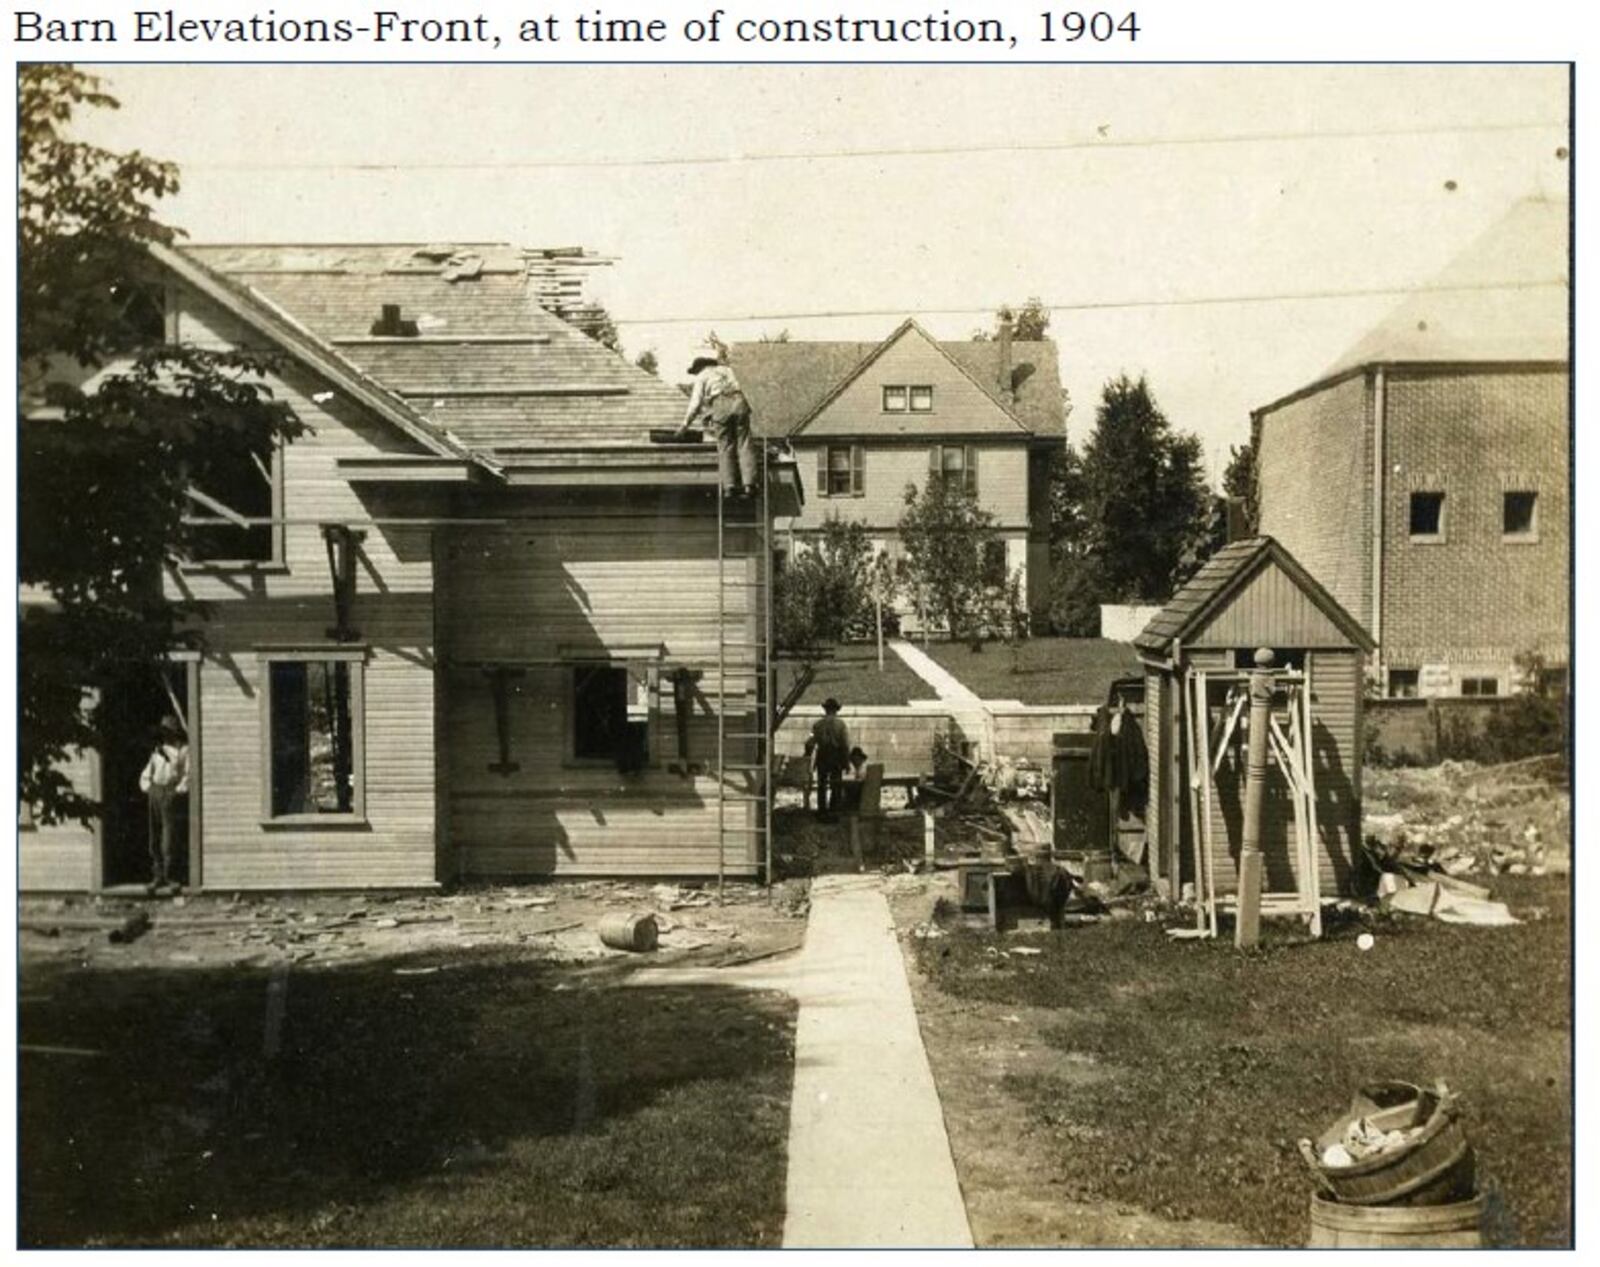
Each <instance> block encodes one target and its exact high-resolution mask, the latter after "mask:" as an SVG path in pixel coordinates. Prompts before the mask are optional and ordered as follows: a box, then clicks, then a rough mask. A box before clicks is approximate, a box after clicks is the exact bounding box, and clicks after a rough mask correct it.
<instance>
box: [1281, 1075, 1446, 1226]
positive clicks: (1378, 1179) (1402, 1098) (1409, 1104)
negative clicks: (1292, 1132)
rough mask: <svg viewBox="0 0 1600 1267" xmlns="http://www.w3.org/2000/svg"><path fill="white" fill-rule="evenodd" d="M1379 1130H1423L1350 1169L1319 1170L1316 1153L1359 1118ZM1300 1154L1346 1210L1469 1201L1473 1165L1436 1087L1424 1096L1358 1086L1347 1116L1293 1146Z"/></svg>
mask: <svg viewBox="0 0 1600 1267" xmlns="http://www.w3.org/2000/svg"><path fill="white" fill-rule="evenodd" d="M1363 1117H1364V1118H1366V1119H1368V1121H1370V1122H1372V1123H1373V1124H1374V1125H1375V1126H1377V1127H1378V1128H1380V1129H1382V1130H1407V1129H1410V1128H1412V1127H1415V1126H1419V1125H1420V1126H1422V1128H1423V1129H1422V1130H1421V1131H1420V1132H1419V1133H1418V1134H1417V1135H1416V1137H1415V1138H1413V1139H1411V1140H1410V1141H1408V1142H1407V1143H1406V1144H1405V1145H1404V1146H1403V1147H1399V1148H1394V1149H1390V1150H1388V1151H1387V1152H1382V1153H1377V1154H1375V1155H1374V1156H1372V1157H1368V1158H1365V1159H1364V1160H1362V1161H1358V1162H1356V1163H1355V1164H1354V1165H1350V1166H1325V1165H1323V1164H1322V1154H1323V1151H1324V1150H1325V1149H1327V1148H1328V1147H1329V1146H1330V1145H1332V1144H1336V1143H1338V1142H1339V1141H1340V1140H1342V1139H1343V1138H1344V1134H1345V1131H1346V1130H1347V1129H1348V1128H1349V1126H1350V1124H1351V1123H1352V1122H1354V1121H1356V1119H1358V1118H1363ZM1300 1154H1301V1156H1302V1157H1303V1158H1304V1159H1305V1163H1306V1165H1307V1167H1309V1169H1310V1170H1311V1174H1312V1177H1313V1178H1314V1179H1315V1180H1316V1181H1317V1185H1318V1187H1320V1188H1321V1189H1322V1190H1323V1192H1324V1193H1326V1194H1327V1195H1328V1196H1329V1197H1330V1198H1332V1199H1333V1200H1334V1201H1338V1202H1340V1203H1342V1204H1345V1205H1403V1206H1430V1205H1449V1204H1452V1203H1454V1202H1457V1201H1465V1200H1468V1199H1470V1198H1471V1197H1472V1195H1473V1190H1474V1187H1475V1182H1476V1160H1475V1158H1474V1156H1473V1152H1472V1145H1471V1144H1469V1143H1468V1142H1467V1136H1466V1132H1465V1131H1463V1130H1462V1128H1461V1123H1460V1122H1459V1121H1458V1120H1457V1117H1456V1110H1455V1100H1454V1098H1453V1097H1452V1096H1451V1094H1450V1091H1449V1088H1448V1087H1446V1086H1445V1085H1444V1084H1443V1083H1442V1082H1441V1083H1439V1084H1438V1086H1437V1087H1436V1088H1434V1089H1433V1090H1427V1089H1424V1088H1422V1087H1418V1086H1415V1085H1413V1084H1411V1083H1408V1082H1385V1083H1377V1084H1374V1085H1372V1086H1368V1087H1363V1088H1362V1089H1361V1090H1360V1092H1358V1093H1357V1094H1356V1096H1355V1098H1354V1099H1353V1100H1352V1101H1351V1103H1350V1111H1349V1112H1348V1113H1346V1114H1345V1115H1344V1116H1343V1117H1341V1118H1340V1119H1339V1120H1338V1121H1337V1122H1335V1123H1334V1124H1333V1125H1332V1126H1330V1127H1329V1128H1328V1129H1327V1130H1326V1131H1324V1132H1323V1133H1322V1135H1321V1136H1319V1137H1318V1139H1317V1140H1316V1142H1315V1143H1314V1144H1313V1143H1312V1141H1310V1140H1301V1141H1300Z"/></svg>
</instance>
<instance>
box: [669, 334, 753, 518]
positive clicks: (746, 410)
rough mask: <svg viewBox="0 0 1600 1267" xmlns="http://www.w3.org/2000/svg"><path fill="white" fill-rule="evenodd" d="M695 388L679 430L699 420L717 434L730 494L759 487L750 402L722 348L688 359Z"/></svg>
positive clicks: (725, 486)
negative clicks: (724, 362) (724, 359)
mask: <svg viewBox="0 0 1600 1267" xmlns="http://www.w3.org/2000/svg"><path fill="white" fill-rule="evenodd" d="M689 373H690V374H691V375H692V376H693V377H694V388H693V389H692V390H691V391H690V393H689V407H688V409H687V410H686V411H685V413H684V416H683V425H682V426H681V427H679V428H678V430H679V432H680V433H682V432H685V431H688V430H689V429H690V428H691V427H693V426H695V425H696V423H700V424H702V425H703V426H705V428H706V429H707V430H709V431H712V432H713V433H714V434H715V435H716V439H717V457H718V462H719V467H720V470H721V475H722V489H723V492H724V493H725V494H727V495H728V496H730V497H746V496H749V495H751V494H753V493H754V492H755V491H756V478H757V477H756V450H755V445H754V444H752V443H751V440H750V402H749V401H748V400H746V399H745V394H744V390H743V389H742V388H741V387H740V386H739V380H738V379H737V378H735V377H734V374H733V371H732V370H731V369H729V368H728V367H727V366H726V365H724V364H723V363H722V356H721V353H720V351H718V350H715V349H708V350H707V351H705V352H703V353H701V354H700V355H698V356H696V357H695V358H694V360H693V361H691V362H690V363H689Z"/></svg>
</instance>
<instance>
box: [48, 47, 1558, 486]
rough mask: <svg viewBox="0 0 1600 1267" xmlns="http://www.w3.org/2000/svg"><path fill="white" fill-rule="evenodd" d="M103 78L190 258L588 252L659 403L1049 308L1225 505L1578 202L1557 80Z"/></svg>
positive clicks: (740, 71)
mask: <svg viewBox="0 0 1600 1267" xmlns="http://www.w3.org/2000/svg"><path fill="white" fill-rule="evenodd" d="M98 73H100V74H102V75H103V77H104V78H105V79H106V81H107V83H108V86H109V87H110V89H111V91H112V92H113V94H114V95H115V96H117V97H118V98H120V100H121V102H122V108H121V110H119V111H117V112H114V113H113V112H98V113H96V114H94V115H92V116H86V117H85V118H84V119H83V121H82V124H81V126H80V129H79V131H80V134H81V135H83V136H84V137H85V138H87V139H91V140H94V141H96V142H97V143H100V144H103V145H106V146H108V147H110V148H114V149H127V148H138V149H141V150H143V151H145V152H147V153H150V154H153V155H155V156H158V157H161V158H166V159H171V160H173V161H174V162H176V163H177V164H178V165H179V167H180V169H181V174H182V190H181V192H180V193H179V194H178V195H177V196H175V197H173V198H171V199H170V200H168V201H167V202H166V203H165V204H164V206H163V215H164V218H165V219H166V220H167V221H168V222H169V223H172V224H175V225H177V226H179V227H181V228H183V229H184V230H186V231H187V232H188V233H189V235H190V236H191V238H192V239H193V240H194V241H197V242H216V241H231V242H286V241H303V242H313V241H315V242H367V241H426V242H433V241H441V240H443V241H451V240H455V241H509V242H512V243H516V244H518V245H524V246H551V245H560V246H566V245H582V246H584V247H586V248H589V249H591V250H594V251H598V252H600V253H602V254H604V255H608V256H614V257H616V263H615V264H614V265H613V266H612V267H610V268H609V269H600V270H594V272H593V276H594V293H595V294H596V295H597V296H598V297H599V298H600V299H601V300H602V301H603V302H604V303H605V304H606V305H607V307H608V308H609V309H610V311H611V313H612V315H613V316H614V317H615V318H616V319H617V320H618V323H619V326H620V330H621V335H622V340H623V345H624V348H625V349H626V351H627V353H628V354H629V355H630V356H637V355H638V354H639V353H640V352H642V351H644V350H646V349H650V350H654V351H655V352H656V353H657V354H658V355H659V356H660V358H661V360H662V365H663V372H664V373H665V374H667V376H669V377H679V376H680V375H679V371H680V370H682V369H683V368H684V367H685V366H686V365H687V363H688V359H689V357H690V355H691V354H692V353H693V351H694V350H695V349H696V347H697V346H698V345H700V344H701V343H702V341H703V340H704V339H705V337H706V335H707V334H708V332H711V331H715V333H716V334H717V335H718V336H720V337H721V338H723V339H725V340H729V341H733V340H738V339H750V338H756V337H759V336H760V335H762V334H775V333H777V332H779V331H782V330H787V331H788V332H789V334H790V336H791V337H793V338H796V339H807V338H815V339H841V338H842V339H862V340H874V339H880V338H883V337H886V336H887V335H888V334H889V333H890V332H891V331H892V330H893V329H894V328H895V327H896V326H897V325H898V324H899V323H900V321H901V320H903V319H904V318H905V317H907V316H913V317H916V318H917V319H918V320H919V321H920V322H921V323H922V324H923V325H924V326H925V327H926V328H927V329H928V330H929V331H930V332H931V333H932V334H934V335H935V336H936V337H941V338H963V337H967V336H968V335H970V334H971V333H972V332H973V331H974V330H975V329H978V328H980V327H992V325H993V313H994V310H995V309H996V308H997V307H998V306H999V305H1001V304H1006V303H1009V304H1012V305H1017V304H1021V303H1022V302H1024V301H1025V300H1027V299H1028V298H1030V297H1034V296H1036V297H1038V298H1040V299H1042V300H1043V301H1044V302H1045V304H1046V305H1047V306H1049V307H1050V308H1051V310H1052V320H1051V325H1050V334H1051V336H1052V337H1053V338H1054V339H1055V340H1056V342H1057V344H1058V345H1059V349H1060V357H1061V371H1062V381H1063V383H1064V384H1065V386H1066V388H1067V390H1068V392H1069V394H1070V400H1071V404H1072V414H1071V416H1070V419H1069V434H1070V436H1071V437H1072V438H1073V439H1074V441H1081V440H1082V438H1083V437H1084V436H1085V435H1086V434H1087V432H1088V430H1089V428H1091V427H1092V425H1093V415H1094V408H1095V404H1096V402H1097V401H1098V399H1099V396H1100V391H1101V388H1102V387H1103V385H1104V383H1105V382H1106V380H1107V379H1108V378H1110V377H1112V376H1115V375H1116V374H1118V373H1122V372H1126V373H1129V374H1134V375H1138V374H1145V375H1147V376H1148V379H1149V382H1150V385H1151V388H1152V390H1153V392H1154V394H1155V396H1156V399H1157V401H1158V402H1159V403H1160V405H1161V407H1162V408H1163V410H1164V411H1165V412H1166V414H1167V416H1168V417H1169V418H1170V419H1171V420H1172V422H1173V423H1174V425H1176V426H1178V427H1181V428H1183V429H1185V430H1189V431H1194V432H1196V433H1198V434H1199V435H1200V436H1201V438H1202V441H1203V445H1204V450H1205V453H1206V457H1207V462H1208V466H1209V467H1210V468H1211V475H1212V477H1213V479H1216V478H1218V477H1220V473H1221V467H1222V465H1223V464H1224V463H1225V462H1226V459H1227V455H1228V450H1229V446H1231V445H1235V444H1242V443H1243V442H1244V441H1245V440H1246V439H1247V438H1248V433H1249V413H1250V410H1251V409H1252V408H1256V407H1259V406H1261V405H1264V404H1267V403H1268V402H1270V401H1272V400H1274V399H1276V398H1277V397H1279V396H1281V395H1284V394H1285V393H1287V392H1290V391H1293V390H1295V389H1296V388H1298V387H1300V386H1303V385H1305V384H1307V383H1309V382H1311V381H1313V380H1314V379H1315V378H1317V377H1318V376H1319V375H1320V374H1321V373H1322V372H1323V371H1325V370H1326V369H1327V368H1328V367H1329V366H1331V365H1332V364H1333V363H1334V362H1335V361H1336V360H1337V359H1338V358H1339V357H1340V355H1341V354H1342V353H1343V352H1344V351H1345V350H1346V349H1347V348H1348V347H1349V346H1350V345H1352V344H1354V343H1355V342H1356V341H1357V340H1359V339H1360V337H1361V336H1362V335H1363V334H1364V333H1365V332H1366V330H1367V329H1369V328H1370V327H1371V326H1372V325H1374V324H1376V323H1377V322H1378V321H1379V320H1380V319H1381V318H1382V317H1383V315H1384V314H1385V313H1386V312H1387V311H1388V310H1389V309H1390V308H1392V307H1394V306H1396V305H1397V304H1398V303H1399V302H1400V301H1401V299H1402V298H1403V296H1404V293H1405V291H1406V290H1407V289H1408V288H1410V287H1414V286H1417V285H1420V284H1424V283H1426V282H1427V281H1428V279H1429V278H1430V277H1431V276H1433V275H1434V274H1435V273H1436V272H1438V270H1440V269H1441V268H1443V267H1444V266H1445V265H1446V264H1448V263H1449V261H1450V259H1451V258H1452V257H1453V256H1454V255H1455V254H1456V253H1457V252H1458V251H1460V250H1461V249H1463V248H1464V247H1466V246H1467V245H1469V244H1470V243H1471V242H1472V240H1473V239H1474V238H1476V237H1477V236H1478V235H1479V234H1480V233H1482V232H1483V231H1484V230H1486V229H1487V228H1488V227H1489V226H1491V225H1492V224H1493V223H1494V222H1495V221H1496V220H1498V219H1499V218H1500V217H1501V216H1502V215H1504V214H1505V213H1506V212H1507V211H1508V210H1509V209H1510V207H1511V206H1512V205H1513V204H1514V203H1515V202H1516V201H1518V200H1519V199H1523V198H1529V197H1543V198H1551V199H1565V198H1566V196H1567V189H1568V179H1569V171H1568V163H1567V160H1566V157H1565V148H1564V147H1565V146H1566V145H1567V144H1568V136H1567V119H1568V85H1567V73H1566V70H1565V68H1564V67H1541V66H1493V65H1453V66H1382V65H1362V66H1316V65H1305V66H1284V65H1277V66H1216V65H1191V66H1180V65H1143V66H1114V65H1099V66H1096V65H1089V66H1060V65H1034V66H1006V67H990V66H906V65H900V66H775V65H773V66H759V65H744V66H704V65H702V66H693V67H688V66H584V65H564V66H411V67H401V66H359V65H352V66H309V67H285V66H249V65H233V66H182V65H164V66H163V65H147V66H105V67H100V68H98ZM1351 291H1358V292H1368V293H1364V294H1358V295H1350V294H1349V293H1348V292H1351ZM1326 292H1344V293H1342V294H1339V293H1336V294H1333V295H1329V294H1327V293H1326ZM1373 292H1382V293H1373ZM1218 299H1226V300H1229V301H1230V302H1210V301H1214V300H1218ZM825 314H837V315H825Z"/></svg>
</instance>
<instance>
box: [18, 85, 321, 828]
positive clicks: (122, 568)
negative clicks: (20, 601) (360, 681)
mask: <svg viewBox="0 0 1600 1267" xmlns="http://www.w3.org/2000/svg"><path fill="white" fill-rule="evenodd" d="M18 80H19V88H18V124H19V126H18V146H19V155H18V166H19V170H20V180H21V189H20V196H19V217H18V248H19V258H18V278H19V281H18V288H19V318H20V319H19V325H18V343H19V347H20V357H19V360H20V366H19V368H20V378H21V384H20V387H21V396H22V399H21V401H20V402H19V406H20V409H19V412H20V413H21V414H22V415H23V417H24V419H25V421H23V422H22V424H21V426H20V428H19V430H20V436H19V441H18V487H19V492H20V496H19V507H18V512H19V537H18V571H19V576H20V579H21V581H22V583H23V584H24V585H25V586H30V587H36V589H35V592H36V593H40V594H43V595H46V596H47V600H46V601H44V602H39V603H29V604H28V605H27V606H26V609H25V615H24V617H23V619H22V621H21V627H20V630H19V657H18V696H19V701H18V704H19V707H18V712H19V745H18V747H19V776H20V794H21V796H22V797H23V799H25V800H26V801H27V802H28V803H30V804H31V805H32V806H33V809H34V812H35V814H36V816H37V817H38V818H40V819H41V820H42V821H45V822H53V821H57V820H59V819H62V818H66V817H76V818H80V819H87V818H88V817H89V816H91V815H92V814H93V813H95V812H96V810H97V806H96V804H95V802H94V801H92V800H91V799H89V798H88V797H86V796H84V795H83V794H82V793H81V791H78V790H74V789H73V788H72V787H71V786H70V785H69V784H68V782H67V780H66V779H65V778H64V777H63V775H62V774H61V773H60V769H59V767H60V764H61V762H62V761H63V759H64V758H66V757H67V756H68V755H69V753H70V752H71V750H72V749H75V748H92V747H95V746H96V745H97V744H98V743H99V741H100V739H101V737H102V735H103V733H104V729H103V723H104V721H105V719H104V718H103V717H102V716H101V714H100V708H101V703H100V701H101V700H103V699H104V696H105V693H106V690H107V688H108V687H110V686H111V685H112V684H113V683H114V682H116V681H117V680H119V679H121V678H122V677H124V676H125V675H128V674H130V673H132V674H137V673H141V672H143V673H147V674H150V675H153V674H155V673H157V672H159V671H160V670H161V666H162V663H163V660H164V657H165V655H166V653H167V651H168V650H169V649H170V648H171V647H172V645H173V643H174V640H175V638H176V636H177V633H178V630H179V627H180V625H181V624H182V623H183V621H184V620H185V618H187V617H190V616H194V615H199V614H203V613H200V612H199V611H198V609H197V608H196V607H195V605H193V604H175V603H172V602H169V601H167V600H166V599H165V598H164V597H163V595H162V590H161V576H162V571H163V568H165V567H166V566H168V565H170V564H172V563H173V562H174V561H176V560H177V559H178V558H180V557H181V556H182V555H183V553H184V552H185V550H186V547H187V546H188V544H189V538H190V534H191V532H192V529H191V528H190V527H189V526H188V525H186V524H185V523H184V515H185V512H186V510H187V509H188V500H187V490H188V487H189V485H190V480H191V478H192V477H193V475H194V473H195V472H197V471H203V470H205V469H207V467H208V464H214V463H216V462H217V461H218V460H219V455H222V454H225V453H228V452H233V453H238V454H241V455H242V454H245V453H251V452H260V451H262V450H263V449H264V448H267V447H270V446H271V445H272V444H273V443H275V442H276V441H277V440H279V439H292V438H293V437H294V436H295V435H297V434H299V432H300V431H301V430H302V427H301V424H300V423H299V422H298V421H296V420H295V419H294V418H292V417H291V416H289V415H288V414H287V413H286V412H285V411H284V410H283V409H282V408H281V407H280V406H279V405H278V404H277V403H276V402H274V401H273V400H272V399H271V393H270V390H269V389H268V388H267V386H266V384H265V383H264V382H263V380H262V375H263V374H264V373H265V372H266V370H267V369H268V368H269V366H268V364H267V362H266V360H265V359H264V358H262V357H258V356H254V355H250V354H246V353H238V352H207V351H200V350H198V349H194V348H185V347H179V346H172V345H166V344H165V343H163V342H161V341H160V339H161V335H160V333H159V332H157V333H156V334H154V335H152V332H151V330H150V320H149V317H150V315H151V314H152V313H153V314H154V316H155V318H156V323H157V325H158V327H159V324H160V315H161V309H160V305H159V302H157V301H154V300H153V299H152V298H151V296H152V291H151V289H150V284H151V282H152V278H153V273H152V265H151V261H150V259H149V255H148V251H147V247H148V245H149V244H151V243H168V242H171V241H172V240H173V239H174V237H175V236H176V234H175V232H174V230H172V229H171V228H169V227H168V226H166V225H163V224H161V223H160V222H159V221H158V220H157V218H156V215H155V211H154V203H155V201H156V200H158V199H159V198H161V197H163V196H164V195H166V194H169V193H171V192H173V191H174V190H175V189H176V188H177V172H176V169H174V168H173V167H172V165H171V164H168V163H162V162H158V161H156V160H153V159H150V158H147V157H146V156H144V155H142V154H139V153H129V154H114V153H110V152H107V151H105V150H101V149H97V148H95V147H93V146H89V145H85V144H83V143H81V142H78V141H74V140H73V139H71V137H70V136H69V135H68V131H67V130H68V128H69V126H70V124H71V121H72V118H73V115H74V112H75V111H76V110H78V109H79V108H83V107H88V108H102V109H112V108H115V106H116V102H115V101H114V100H113V99H112V98H111V97H109V96H108V95H107V94H106V93H105V92H103V91H102V90H101V87H100V84H99V81H98V80H97V79H96V78H95V77H94V76H92V75H88V74H85V73H83V72H82V71H79V70H77V69H75V68H73V67H70V66H61V65H50V64H32V65H24V66H21V67H20V68H19V74H18ZM140 304H143V305H145V309H144V313H143V316H142V319H134V316H135V311H136V308H137V307H138V305H140ZM152 304H153V305H154V306H153V307H152V306H151V305H152ZM73 367H76V368H75V369H74V368H73Z"/></svg>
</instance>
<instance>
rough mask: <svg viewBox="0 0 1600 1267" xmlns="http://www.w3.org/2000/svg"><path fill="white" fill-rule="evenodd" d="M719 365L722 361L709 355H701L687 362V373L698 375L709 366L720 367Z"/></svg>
mask: <svg viewBox="0 0 1600 1267" xmlns="http://www.w3.org/2000/svg"><path fill="white" fill-rule="evenodd" d="M721 364H722V361H721V360H720V359H719V358H718V357H715V356H712V355H710V354H702V355H700V356H697V357H695V358H694V360H692V361H690V362H689V373H691V374H698V373H699V372H700V371H701V370H703V369H705V368H706V367H707V366H709V365H721Z"/></svg>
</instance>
